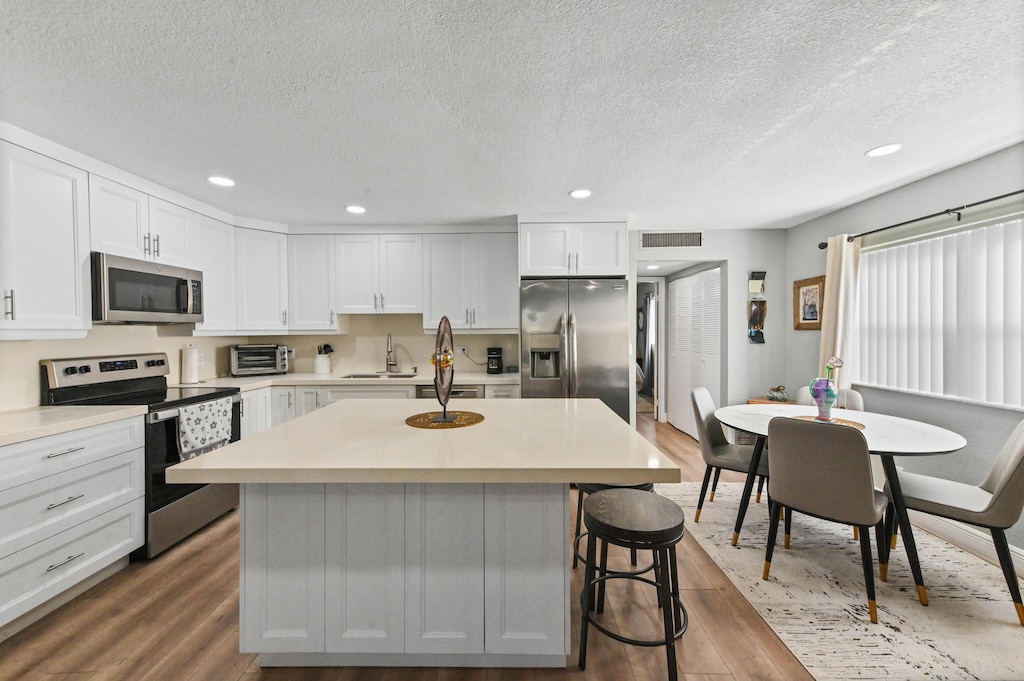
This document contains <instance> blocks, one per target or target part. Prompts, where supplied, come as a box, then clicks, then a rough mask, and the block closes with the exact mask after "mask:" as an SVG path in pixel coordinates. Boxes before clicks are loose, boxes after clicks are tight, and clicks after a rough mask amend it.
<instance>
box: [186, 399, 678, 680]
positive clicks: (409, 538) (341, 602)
mask: <svg viewBox="0 0 1024 681" xmlns="http://www.w3.org/2000/svg"><path fill="white" fill-rule="evenodd" d="M449 407H450V409H451V410H460V409H461V410H466V411H474V412H477V413H479V414H482V415H483V416H484V420H483V422H481V423H479V424H477V425H474V426H469V427H466V428H459V429H447V430H431V429H420V428H413V427H410V426H407V425H406V424H405V419H406V418H407V417H409V416H412V415H415V414H418V413H422V412H424V411H434V410H436V409H437V405H436V403H428V402H427V401H425V400H342V401H339V402H336V403H334V404H332V405H330V406H328V407H325V408H323V409H320V410H317V411H315V412H312V413H310V414H308V415H306V416H303V417H301V418H298V419H295V420H294V421H290V422H288V423H285V424H282V425H281V426H278V427H275V428H272V429H270V430H268V431H265V432H263V433H260V434H258V435H256V436H254V437H251V438H249V439H246V440H242V441H240V442H236V443H234V444H231V445H229V446H227V447H224V448H222V449H219V450H216V451H214V452H211V453H209V454H206V455H204V456H202V457H199V458H196V459H193V460H191V461H187V462H184V463H182V464H180V465H177V466H174V467H172V468H170V469H168V472H167V479H168V481H169V482H181V483H194V482H237V483H241V485H242V495H241V498H242V501H241V505H242V520H241V524H242V548H241V552H242V567H241V584H240V609H241V612H240V641H241V647H242V650H243V651H244V652H259V653H261V656H260V663H261V664H262V665H263V666H300V665H317V666H323V665H358V666H371V665H387V666H401V665H410V666H479V667H485V666H500V667H508V666H533V667H564V666H565V665H566V656H567V655H568V653H569V650H570V643H569V624H570V622H569V613H570V607H569V598H570V597H571V594H570V593H569V588H568V586H569V559H570V550H571V547H570V532H569V508H568V484H569V483H570V482H606V483H629V484H636V483H642V482H678V481H679V469H678V468H677V467H676V466H675V464H673V463H672V462H671V461H670V460H669V459H667V458H666V457H665V456H664V455H663V454H661V452H660V451H658V449H657V448H655V447H654V446H653V445H651V444H650V443H649V442H648V441H647V440H646V439H644V438H643V437H642V436H641V435H640V434H639V433H637V432H636V431H635V430H633V429H632V428H630V427H629V425H628V424H626V423H625V422H624V421H622V420H621V419H620V418H619V417H618V416H616V415H615V414H614V413H613V412H612V411H611V410H610V409H608V408H607V407H606V406H605V405H604V404H603V403H601V402H600V401H599V400H556V399H551V400H539V399H538V400H473V401H463V402H461V403H455V402H452V403H451V404H450V405H449Z"/></svg>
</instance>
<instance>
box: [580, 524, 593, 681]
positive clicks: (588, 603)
mask: <svg viewBox="0 0 1024 681" xmlns="http://www.w3.org/2000/svg"><path fill="white" fill-rule="evenodd" d="M596 568H597V543H596V542H593V541H588V542H587V563H586V565H584V566H583V599H582V602H581V603H580V610H581V611H582V616H581V618H580V669H581V670H584V669H586V668H587V625H588V624H590V610H591V608H593V607H594V606H593V603H594V572H595V570H596Z"/></svg>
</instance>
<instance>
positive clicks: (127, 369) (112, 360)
mask: <svg viewBox="0 0 1024 681" xmlns="http://www.w3.org/2000/svg"><path fill="white" fill-rule="evenodd" d="M39 364H40V365H41V366H42V367H43V368H45V369H46V380H47V383H48V384H49V386H48V387H49V388H50V389H51V390H52V389H54V388H69V387H72V386H79V385H92V384H95V383H106V382H108V381H120V380H124V379H126V378H146V377H149V376H166V375H167V374H168V373H170V367H169V366H168V363H167V354H166V353H163V352H158V353H150V354H144V355H120V356H108V357H74V358H69V359H44V360H42V361H41V362H39Z"/></svg>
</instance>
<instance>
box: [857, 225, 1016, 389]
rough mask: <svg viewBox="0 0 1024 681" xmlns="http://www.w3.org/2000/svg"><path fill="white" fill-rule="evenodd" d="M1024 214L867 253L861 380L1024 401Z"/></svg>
mask: <svg viewBox="0 0 1024 681" xmlns="http://www.w3.org/2000/svg"><path fill="white" fill-rule="evenodd" d="M1022 231H1024V220H1022V219H1020V218H1019V217H1017V216H1014V217H1013V219H1008V220H1006V221H1003V222H997V223H995V224H992V223H989V224H987V225H986V226H984V227H980V228H975V229H970V230H968V231H962V232H959V233H954V234H946V235H943V236H936V237H933V238H926V239H923V240H919V241H913V242H911V243H903V244H900V245H897V246H890V247H884V248H879V249H877V250H871V251H868V250H867V249H865V252H863V253H862V255H861V261H860V274H859V288H858V296H857V298H858V300H857V313H856V321H855V324H854V332H853V343H852V345H853V347H852V350H853V357H854V361H853V362H852V363H850V364H849V365H848V366H851V367H852V368H853V371H854V376H853V381H854V382H855V383H860V384H864V385H868V386H876V387H882V388H891V389H895V390H905V391H911V392H919V393H926V394H931V395H941V396H946V397H951V398H957V399H963V400H970V401H973V402H982V403H986V404H993V405H1003V406H1010V407H1021V406H1024V399H1022V385H1021V384H1022V382H1024V379H1022V374H1024V371H1022V362H1024V349H1022V340H1021V332H1022V325H1021V316H1022V308H1024V283H1022V277H1021V269H1022V264H1024V240H1022Z"/></svg>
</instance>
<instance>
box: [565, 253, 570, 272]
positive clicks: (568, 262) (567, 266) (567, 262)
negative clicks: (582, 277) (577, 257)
mask: <svg viewBox="0 0 1024 681" xmlns="http://www.w3.org/2000/svg"><path fill="white" fill-rule="evenodd" d="M565 269H566V270H567V271H568V272H569V273H570V274H572V253H570V254H569V255H567V256H565Z"/></svg>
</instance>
